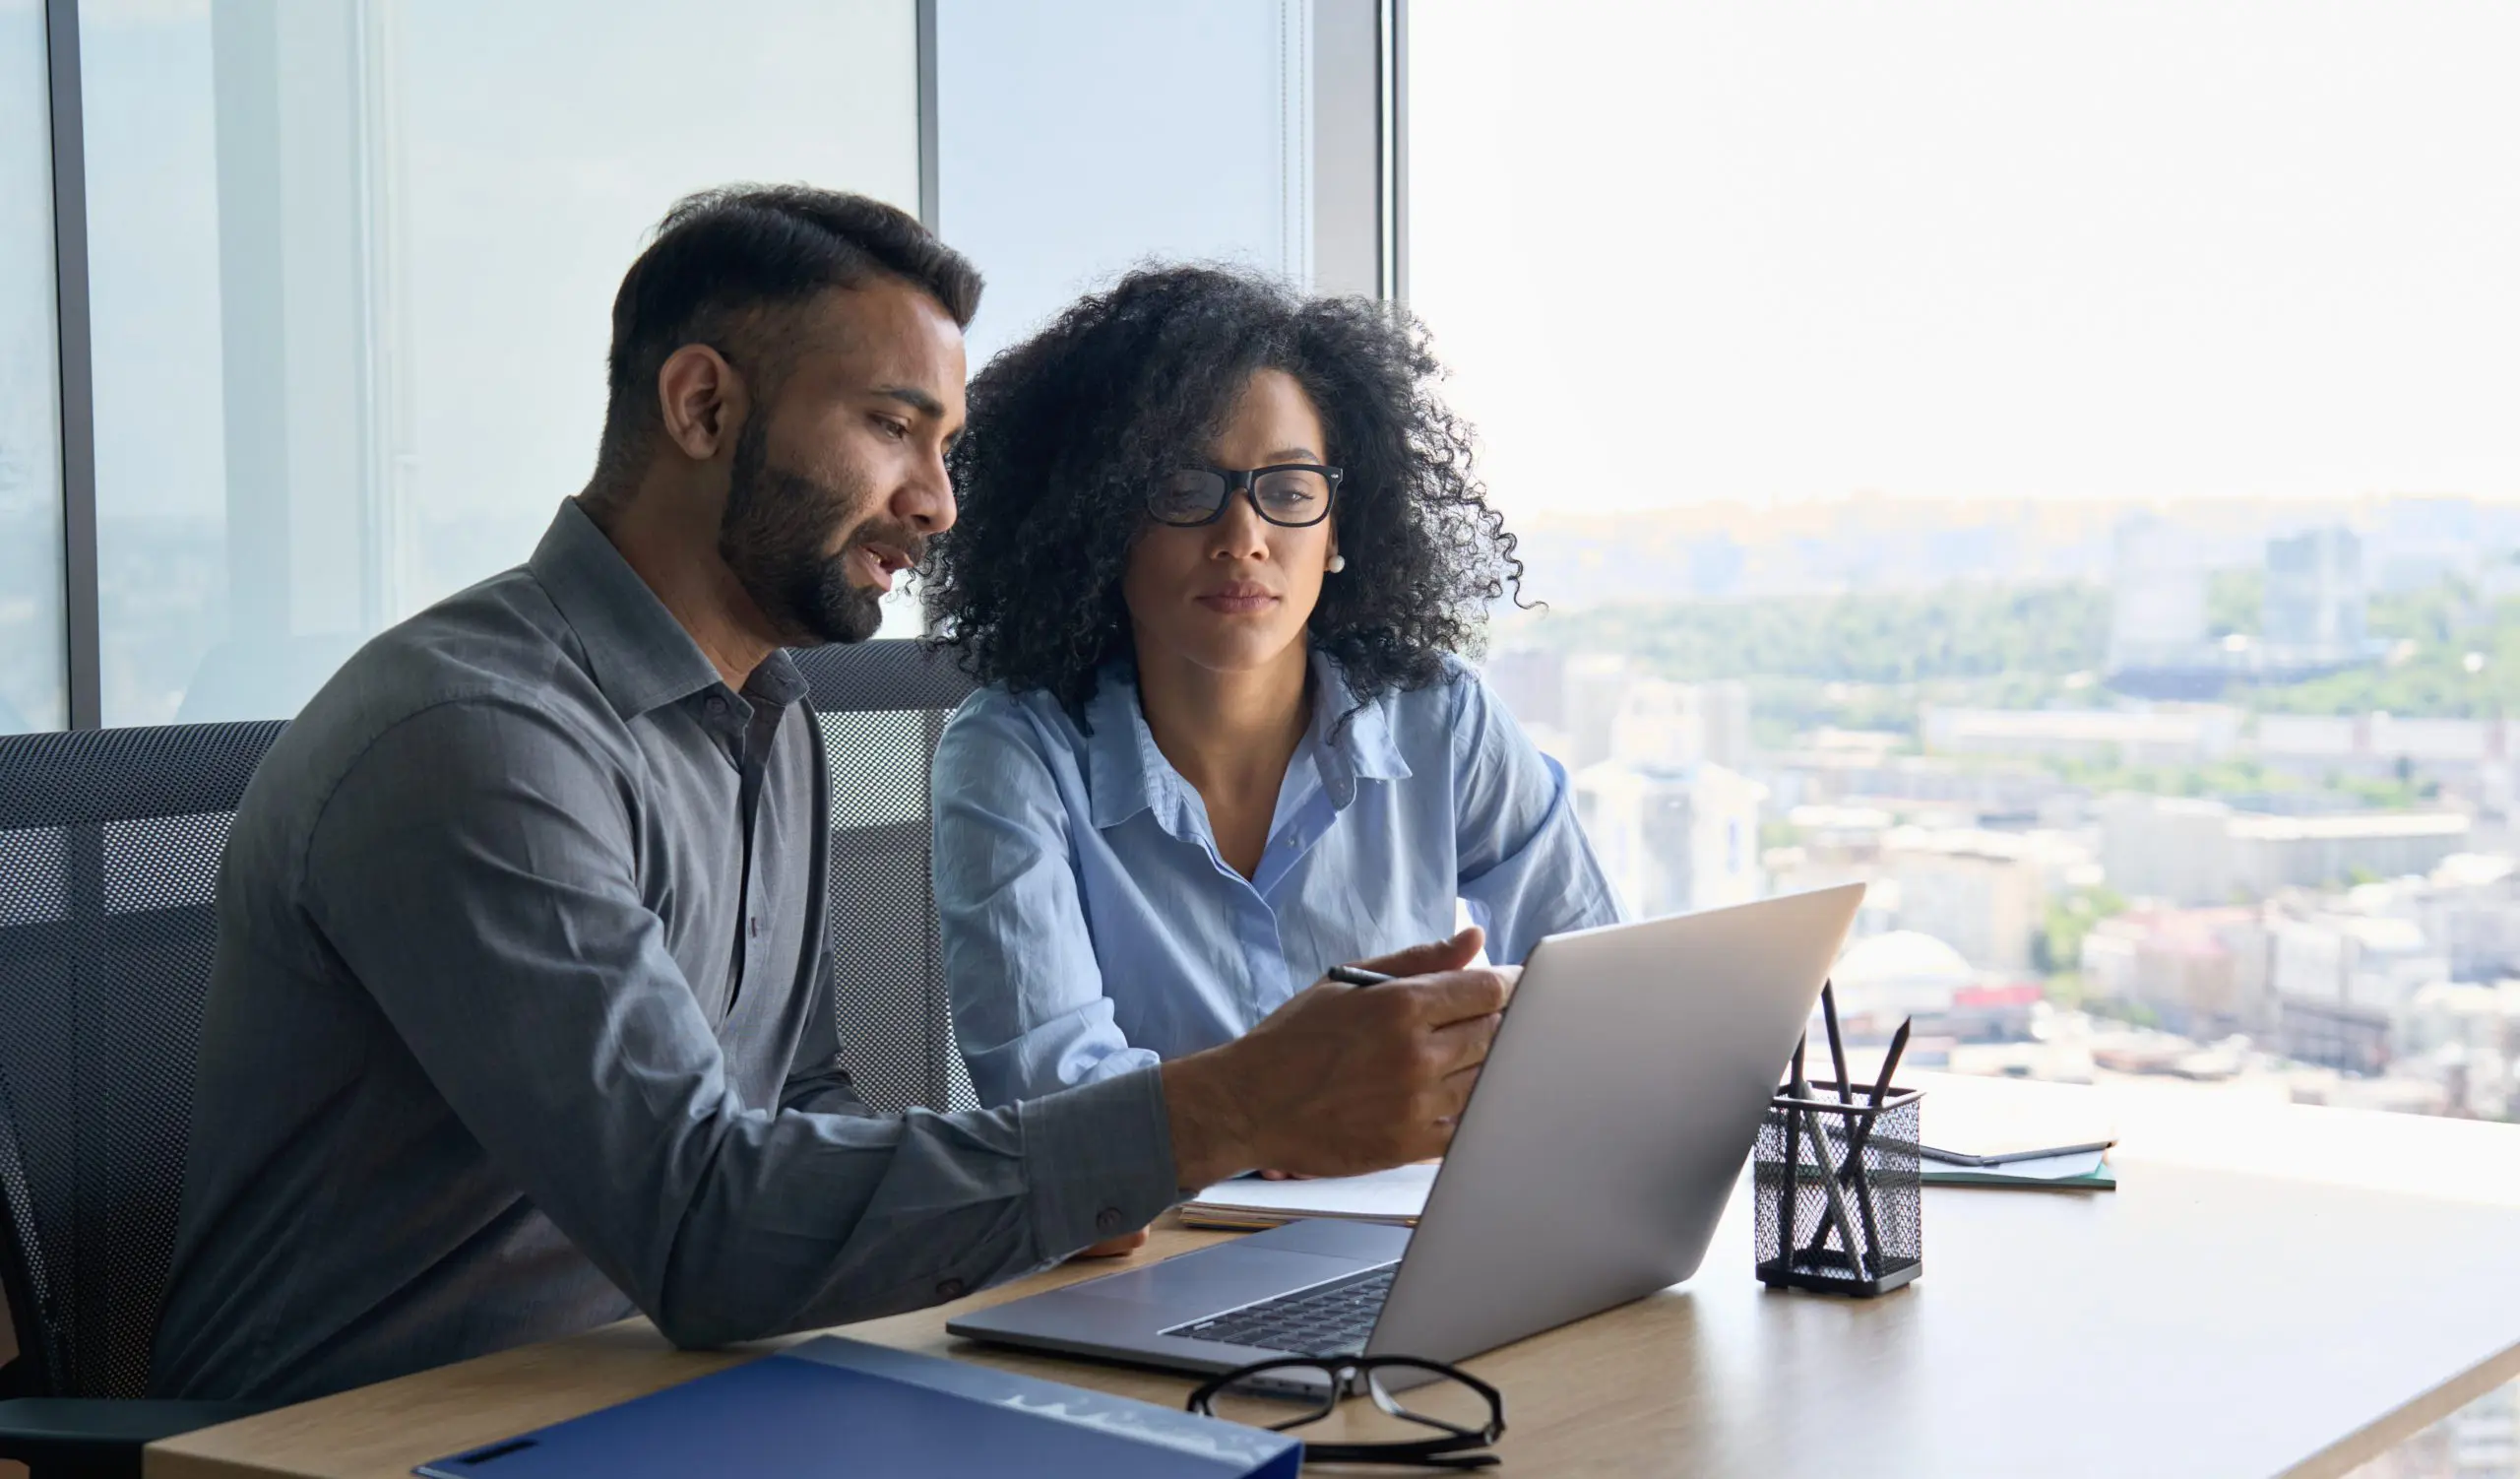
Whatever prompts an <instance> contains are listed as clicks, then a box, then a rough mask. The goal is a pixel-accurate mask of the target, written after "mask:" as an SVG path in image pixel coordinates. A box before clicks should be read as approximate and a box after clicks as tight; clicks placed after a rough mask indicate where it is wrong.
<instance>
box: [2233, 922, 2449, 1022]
mask: <svg viewBox="0 0 2520 1479" xmlns="http://www.w3.org/2000/svg"><path fill="white" fill-rule="evenodd" d="M2267 930H2268V932H2269V934H2270V936H2271V941H2270V942H2271V945H2272V948H2271V950H2270V951H2269V953H2268V957H2267V966H2268V970H2267V984H2268V986H2269V987H2270V988H2271V989H2272V990H2273V992H2274V996H2275V999H2276V1003H2277V1005H2278V1006H2280V1007H2281V1008H2282V1009H2284V1010H2285V1011H2290V1010H2292V1009H2293V1007H2294V1006H2296V1005H2299V1004H2303V1003H2308V1004H2312V1005H2321V1006H2350V1007H2354V1008H2356V1009H2358V1010H2362V1011H2370V1012H2377V1013H2378V1014H2379V1015H2380V1017H2381V1018H2382V1019H2383V1020H2386V1019H2387V1018H2388V1017H2390V1016H2391V1015H2392V1014H2393V1013H2395V1012H2396V1011H2397V1010H2398V1009H2399V1008H2401V1007H2403V1006H2404V1005H2405V1004H2406V1003H2407V1002H2408V1001H2410V1000H2412V999H2414V997H2415V995H2416V993H2418V992H2420V991H2422V990H2423V989H2424V988H2425V987H2427V986H2438V985H2443V984H2446V983H2447V982H2448V981H2449V979H2450V962H2449V961H2448V960H2447V959H2446V958H2445V957H2443V956H2442V955H2441V953H2440V952H2439V951H2438V950H2437V949H2435V948H2434V947H2433V944H2432V942H2431V941H2430V940H2428V939H2426V938H2425V934H2424V930H2423V927H2422V926H2420V925H2418V924H2416V923H2415V922H2414V921H2413V920H2407V919H2393V918H2388V917H2374V916H2370V915H2360V914H2342V913H2335V912H2329V911H2318V912H2312V913H2307V914H2300V915H2293V914H2288V913H2285V912H2282V911H2276V912H2273V913H2272V914H2271V916H2270V918H2269V920H2268V922H2267Z"/></svg>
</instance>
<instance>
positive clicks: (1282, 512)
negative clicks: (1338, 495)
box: [1251, 468, 1330, 524]
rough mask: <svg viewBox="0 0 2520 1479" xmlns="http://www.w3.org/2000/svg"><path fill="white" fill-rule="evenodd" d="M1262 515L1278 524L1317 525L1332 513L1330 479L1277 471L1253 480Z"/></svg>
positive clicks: (1304, 471) (1289, 470)
mask: <svg viewBox="0 0 2520 1479" xmlns="http://www.w3.org/2000/svg"><path fill="white" fill-rule="evenodd" d="M1251 491H1252V494H1253V495H1254V496H1255V497H1257V498H1258V499H1259V500H1260V512H1261V513H1263V514H1265V515H1267V516H1268V518H1269V520H1270V522H1272V523H1275V524H1315V523H1319V522H1320V520H1321V516H1322V515H1323V514H1325V513H1327V512H1329V511H1330V480H1329V479H1327V478H1324V477H1323V476H1321V475H1320V474H1319V473H1315V472H1312V471H1310V470H1308V469H1298V468H1277V469H1273V470H1271V471H1269V472H1266V473H1262V474H1261V475H1260V476H1259V477H1257V478H1255V479H1253V480H1252V481H1251Z"/></svg>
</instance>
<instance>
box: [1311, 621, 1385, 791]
mask: <svg viewBox="0 0 2520 1479" xmlns="http://www.w3.org/2000/svg"><path fill="white" fill-rule="evenodd" d="M1312 694H1313V703H1312V737H1311V738H1312V742H1313V747H1314V751H1315V753H1316V754H1318V755H1319V756H1320V762H1321V784H1322V788H1323V789H1324V790H1326V791H1328V792H1329V793H1330V802H1331V804H1332V805H1334V806H1337V807H1338V808H1339V809H1341V810H1343V811H1344V810H1346V809H1347V807H1348V804H1349V803H1350V802H1353V801H1355V799H1356V783H1357V782H1358V781H1360V780H1365V781H1400V780H1406V779H1408V777H1409V762H1408V761H1407V760H1405V759H1403V758H1401V754H1400V742H1399V741H1398V740H1395V739H1393V738H1392V733H1391V702H1390V699H1389V697H1388V696H1387V695H1386V696H1385V697H1382V698H1373V699H1366V698H1359V697H1357V696H1356V690H1355V688H1354V687H1351V686H1350V685H1349V682H1348V671H1347V669H1345V668H1343V667H1341V666H1340V664H1339V660H1338V659H1337V658H1334V657H1332V656H1331V655H1330V654H1328V653H1326V652H1323V651H1321V650H1320V649H1319V648H1315V649H1314V650H1313V654H1312Z"/></svg>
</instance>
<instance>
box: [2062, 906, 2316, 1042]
mask: <svg viewBox="0 0 2520 1479" xmlns="http://www.w3.org/2000/svg"><path fill="white" fill-rule="evenodd" d="M2268 955H2269V950H2268V938H2267V933H2266V930H2265V927H2264V926H2263V925H2262V924H2261V923H2260V922H2259V919H2258V914H2257V911H2256V910H2254V909H2236V908H2226V909H2161V910H2136V911H2130V912H2129V913H2126V914H2122V915H2118V916H2116V917H2114V918H2112V919H2105V920H2102V921H2101V922H2100V923H2098V924H2097V925H2094V926H2093V927H2092V930H2091V932H2090V933H2089V934H2087V935H2085V936H2084V937H2083V955H2082V972H2083V984H2084V986H2085V987H2086V988H2087V989H2088V990H2089V991H2090V992H2091V993H2092V995H2094V996H2097V997H2107V998H2109V999H2111V1000H2115V1001H2122V1002H2125V1003H2127V1004H2128V1005H2134V1006H2143V1007H2147V1008H2149V1009H2150V1010H2151V1011H2152V1012H2153V1014H2154V1015H2155V1016H2156V1017H2158V1018H2159V1019H2160V1021H2161V1024H2162V1025H2163V1026H2164V1027H2167V1028H2169V1029H2170V1030H2171V1031H2173V1032H2175V1033H2179V1034H2181V1035H2182V1036H2186V1037H2192V1038H2199V1039H2208V1038H2218V1037H2223V1036H2226V1035H2228V1034H2231V1033H2235V1032H2257V1031H2262V1030H2263V1029H2264V1028H2265V1027H2266V1026H2267V1024H2268V1023H2269V1021H2270V1020H2271V1018H2272V1016H2273V1010H2272V999H2271V994H2270V993H2269V991H2268V987H2267V964H2268Z"/></svg>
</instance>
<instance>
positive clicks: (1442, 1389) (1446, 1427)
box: [1365, 1363, 1503, 1434]
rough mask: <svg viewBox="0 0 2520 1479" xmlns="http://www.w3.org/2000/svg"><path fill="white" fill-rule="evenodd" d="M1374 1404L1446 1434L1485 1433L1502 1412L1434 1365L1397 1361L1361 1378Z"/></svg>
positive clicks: (1499, 1423) (1497, 1422) (1484, 1396)
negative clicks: (1363, 1378)
mask: <svg viewBox="0 0 2520 1479" xmlns="http://www.w3.org/2000/svg"><path fill="white" fill-rule="evenodd" d="M1365 1381H1366V1383H1367V1386H1368V1388H1369V1392H1370V1395H1371V1396H1372V1397H1373V1399H1374V1405H1375V1406H1377V1407H1380V1408H1381V1409H1382V1410H1383V1411H1385V1412H1388V1413H1390V1414H1391V1415H1392V1416H1394V1417H1397V1418H1405V1419H1407V1420H1408V1421H1410V1422H1412V1423H1417V1424H1419V1425H1421V1426H1423V1427H1427V1428H1434V1429H1439V1430H1441V1431H1443V1432H1446V1433H1457V1434H1473V1433H1476V1434H1487V1433H1492V1432H1494V1431H1496V1430H1497V1429H1499V1428H1500V1427H1501V1426H1502V1424H1503V1414H1502V1413H1499V1412H1498V1411H1496V1409H1495V1404H1493V1403H1492V1402H1490V1401H1489V1400H1488V1399H1487V1394H1486V1393H1485V1392H1483V1391H1481V1390H1479V1389H1478V1388H1477V1387H1475V1386H1471V1385H1469V1384H1467V1383H1463V1382H1462V1381H1460V1380H1459V1379H1457V1378H1455V1377H1454V1376H1452V1375H1451V1374H1450V1373H1448V1372H1445V1371H1443V1370H1442V1369H1440V1368H1438V1367H1432V1366H1417V1365H1412V1364H1407V1363H1398V1364H1394V1365H1391V1366H1379V1367H1376V1368H1374V1370H1373V1371H1372V1372H1370V1373H1368V1374H1367V1375H1366V1378H1365Z"/></svg>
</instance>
